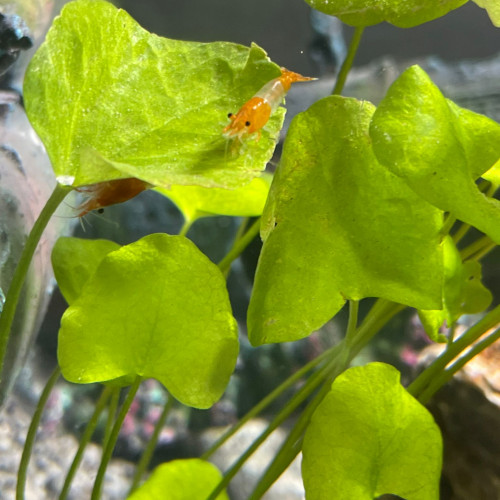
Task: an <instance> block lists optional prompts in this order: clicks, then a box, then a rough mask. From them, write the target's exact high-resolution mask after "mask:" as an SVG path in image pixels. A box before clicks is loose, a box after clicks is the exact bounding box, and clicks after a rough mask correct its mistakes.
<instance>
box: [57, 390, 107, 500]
mask: <svg viewBox="0 0 500 500" xmlns="http://www.w3.org/2000/svg"><path fill="white" fill-rule="evenodd" d="M111 391H112V388H111V387H110V386H104V387H103V389H102V392H101V395H100V396H99V399H98V400H97V403H96V406H95V409H94V413H93V414H92V417H91V418H90V420H89V422H88V424H87V426H86V427H85V431H84V433H83V434H82V437H81V439H80V444H79V445H78V450H77V452H76V454H75V458H73V462H72V463H71V466H70V468H69V470H68V473H67V474H66V479H65V480H64V485H63V487H62V489H61V494H60V495H59V500H66V498H67V497H68V493H69V490H70V488H71V482H72V481H73V478H74V477H75V474H76V471H77V470H78V467H79V465H80V463H81V461H82V458H83V453H84V451H85V447H86V446H87V444H88V443H89V441H90V438H91V437H92V435H93V434H94V430H95V428H96V426H97V423H98V421H99V416H100V415H101V413H102V411H103V410H104V408H105V407H106V404H107V402H108V400H109V397H110V396H111Z"/></svg>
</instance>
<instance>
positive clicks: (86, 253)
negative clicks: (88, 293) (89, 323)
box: [52, 237, 120, 304]
mask: <svg viewBox="0 0 500 500" xmlns="http://www.w3.org/2000/svg"><path fill="white" fill-rule="evenodd" d="M119 248H120V245H118V243H114V242H113V241H109V240H86V239H82V238H65V237H63V238H59V239H58V240H57V241H56V244H55V245H54V248H53V250H52V267H53V268H54V275H55V277H56V280H57V284H58V286H59V289H60V290H61V293H62V294H63V296H64V298H65V299H66V302H67V303H68V304H71V303H73V302H74V301H75V300H76V299H77V298H78V296H79V295H80V293H81V291H82V288H83V285H84V284H85V283H86V282H87V280H88V279H89V278H90V277H91V276H92V275H93V274H94V272H95V270H96V269H97V266H98V265H99V264H100V263H101V261H102V259H104V257H106V255H108V253H109V252H113V251H114V250H118V249H119Z"/></svg>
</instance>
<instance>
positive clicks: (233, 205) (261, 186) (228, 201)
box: [155, 173, 272, 222]
mask: <svg viewBox="0 0 500 500" xmlns="http://www.w3.org/2000/svg"><path fill="white" fill-rule="evenodd" d="M271 179H272V176H271V175H270V174H266V173H264V174H263V175H262V176H261V177H256V178H255V179H253V180H252V181H251V182H249V183H248V184H245V185H244V186H242V187H240V188H236V189H223V188H205V187H201V186H179V185H177V186H170V188H169V189H166V188H161V187H159V188H156V189H155V191H158V192H160V193H161V194H163V195H164V196H166V197H168V198H170V199H171V200H172V201H173V202H174V203H175V204H176V205H177V207H178V208H179V210H180V211H181V212H182V214H183V215H184V217H185V219H186V220H187V221H189V222H193V221H195V220H196V219H199V218H200V217H208V216H213V215H229V216H235V217H252V216H257V215H261V214H262V211H263V210H264V205H265V203H266V199H267V195H268V193H269V186H270V184H271Z"/></svg>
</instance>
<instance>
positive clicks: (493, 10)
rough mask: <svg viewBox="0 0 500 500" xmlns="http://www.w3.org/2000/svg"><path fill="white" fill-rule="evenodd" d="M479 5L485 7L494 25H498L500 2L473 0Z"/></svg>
mask: <svg viewBox="0 0 500 500" xmlns="http://www.w3.org/2000/svg"><path fill="white" fill-rule="evenodd" d="M474 2H476V3H477V4H478V5H479V7H482V8H483V9H486V11H487V12H488V15H489V16H490V19H491V22H492V23H493V25H494V26H497V27H500V3H499V2H498V0H474Z"/></svg>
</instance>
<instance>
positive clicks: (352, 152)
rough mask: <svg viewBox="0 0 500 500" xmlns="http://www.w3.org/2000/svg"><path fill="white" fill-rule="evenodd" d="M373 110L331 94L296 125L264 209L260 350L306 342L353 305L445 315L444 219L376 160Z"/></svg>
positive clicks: (258, 288) (253, 313)
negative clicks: (386, 303)
mask: <svg viewBox="0 0 500 500" xmlns="http://www.w3.org/2000/svg"><path fill="white" fill-rule="evenodd" d="M373 112H374V106H373V105H372V104H370V103H368V102H360V101H357V100H355V99H351V98H343V97H338V96H333V97H328V98H326V99H323V100H321V101H319V102H317V103H316V104H314V105H313V106H312V107H311V108H310V109H309V110H308V111H306V112H304V113H301V114H299V115H298V116H297V117H296V118H295V119H294V120H293V122H292V124H291V126H290V130H289V132H288V136H287V139H286V143H285V146H284V151H283V157H282V161H281V164H280V166H279V168H278V170H277V172H276V174H275V177H274V179H273V184H272V186H271V191H270V194H269V198H268V202H267V205H266V209H265V211H264V217H263V227H262V235H263V237H264V238H265V242H264V247H263V249H262V252H261V255H260V260H259V264H258V268H257V273H256V277H255V285H254V289H253V295H252V298H251V301H250V308H249V316H248V317H249V336H250V340H251V342H252V343H253V344H261V343H265V342H282V341H290V340H295V339H298V338H301V337H304V336H306V335H309V334H310V333H311V332H312V331H313V330H315V329H318V328H320V327H321V326H322V325H323V324H325V323H326V322H327V321H328V320H329V319H330V318H331V317H332V316H333V315H334V314H335V313H336V312H337V311H338V310H339V309H340V308H341V307H342V305H343V304H344V302H345V300H346V299H354V300H359V299H362V298H363V297H383V298H386V299H389V300H393V301H396V302H400V303H403V304H408V305H412V306H414V307H419V308H424V309H439V308H440V307H441V287H442V255H441V244H440V242H441V238H440V235H439V231H440V228H441V225H442V213H441V212H440V211H439V210H437V209H435V208H434V207H432V206H431V205H430V204H428V203H427V202H425V201H424V200H422V199H421V198H419V197H418V196H417V195H415V193H413V191H412V190H411V189H409V188H408V187H407V186H406V185H405V183H404V182H403V181H402V180H401V179H399V178H398V177H397V176H395V175H393V174H392V173H390V172H389V171H388V170H387V169H386V168H384V167H382V166H381V165H380V164H379V163H378V162H377V160H376V158H375V156H374V154H373V152H372V149H371V143H370V138H369V136H368V126H369V123H370V119H371V117H372V114H373Z"/></svg>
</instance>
